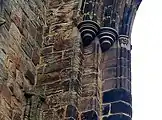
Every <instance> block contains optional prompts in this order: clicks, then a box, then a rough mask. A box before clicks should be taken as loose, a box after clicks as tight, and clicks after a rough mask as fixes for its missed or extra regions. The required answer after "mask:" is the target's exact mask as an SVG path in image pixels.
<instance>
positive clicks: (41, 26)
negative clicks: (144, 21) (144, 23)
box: [0, 0, 141, 120]
mask: <svg viewBox="0 0 162 120" xmlns="http://www.w3.org/2000/svg"><path fill="white" fill-rule="evenodd" d="M140 3H141V0H0V120H131V117H132V96H131V49H132V45H131V30H132V25H133V21H134V17H135V14H136V11H137V10H138V7H139V5H140Z"/></svg>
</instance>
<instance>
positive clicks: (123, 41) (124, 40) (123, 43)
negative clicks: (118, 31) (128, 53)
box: [119, 35, 131, 50]
mask: <svg viewBox="0 0 162 120" xmlns="http://www.w3.org/2000/svg"><path fill="white" fill-rule="evenodd" d="M119 45H120V47H124V48H126V49H127V50H131V42H130V38H129V37H128V36H127V35H120V36H119Z"/></svg>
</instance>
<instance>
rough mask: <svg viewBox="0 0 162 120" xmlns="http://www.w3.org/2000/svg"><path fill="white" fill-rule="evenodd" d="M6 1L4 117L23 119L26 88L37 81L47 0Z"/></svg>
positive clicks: (1, 47)
mask: <svg viewBox="0 0 162 120" xmlns="http://www.w3.org/2000/svg"><path fill="white" fill-rule="evenodd" d="M2 4H3V5H2V6H3V8H2V9H1V10H2V11H1V12H2V14H1V17H2V18H3V19H4V20H5V21H6V23H5V24H3V25H2V26H0V114H1V115H0V119H2V120H22V118H23V114H24V113H23V106H24V105H25V102H26V99H25V97H24V91H25V90H29V89H31V88H32V87H33V86H32V85H34V84H35V77H36V76H35V75H36V74H35V73H36V65H37V64H38V63H39V51H40V45H38V43H37V41H39V44H41V42H40V41H42V35H41V33H43V29H42V25H43V22H44V20H43V19H44V18H43V6H44V5H43V4H44V3H43V2H42V1H35V0H31V1H24V0H16V1H10V0H5V1H3V3H2ZM38 34H39V37H38ZM36 39H37V40H36ZM29 71H30V72H29Z"/></svg>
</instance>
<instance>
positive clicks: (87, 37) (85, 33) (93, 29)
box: [77, 20, 100, 46]
mask: <svg viewBox="0 0 162 120" xmlns="http://www.w3.org/2000/svg"><path fill="white" fill-rule="evenodd" d="M77 27H78V29H79V31H80V35H81V38H82V42H83V46H88V45H90V43H91V42H92V41H93V40H94V39H95V37H96V36H97V34H98V32H99V29H100V27H99V25H98V24H97V23H96V22H95V21H92V20H85V21H82V22H80V23H79V24H78V26H77Z"/></svg>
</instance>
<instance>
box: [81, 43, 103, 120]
mask: <svg viewBox="0 0 162 120" xmlns="http://www.w3.org/2000/svg"><path fill="white" fill-rule="evenodd" d="M100 60H101V49H100V47H99V43H98V42H97V41H93V42H92V43H91V45H89V46H87V47H85V48H84V50H83V62H82V64H83V73H82V80H81V84H82V94H81V98H80V105H79V106H80V107H79V110H80V112H81V120H98V119H99V117H100V111H101V102H102V101H101V92H100V91H101V72H100Z"/></svg>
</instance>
